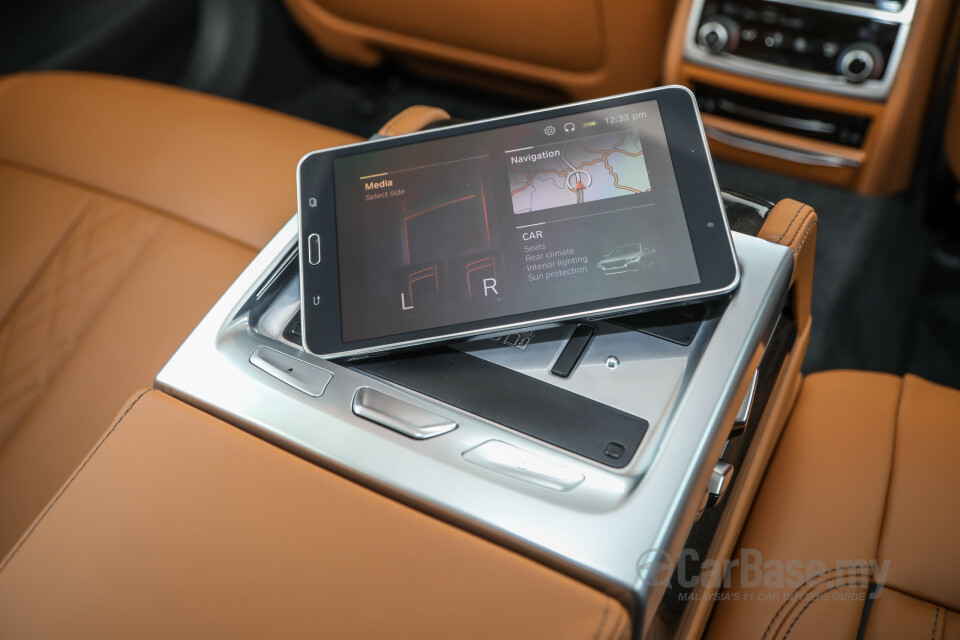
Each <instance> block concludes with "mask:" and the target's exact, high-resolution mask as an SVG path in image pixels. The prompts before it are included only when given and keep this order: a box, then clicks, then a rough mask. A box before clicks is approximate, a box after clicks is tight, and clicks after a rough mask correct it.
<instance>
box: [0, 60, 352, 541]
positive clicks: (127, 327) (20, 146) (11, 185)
mask: <svg viewBox="0 0 960 640" xmlns="http://www.w3.org/2000/svg"><path fill="white" fill-rule="evenodd" d="M354 139H355V138H353V137H352V136H350V135H347V134H345V133H341V132H338V131H334V130H332V129H328V128H325V127H321V126H318V125H314V124H310V123H306V122H302V121H299V120H296V119H293V118H289V117H285V116H281V115H277V114H273V113H270V112H267V111H264V110H261V109H256V108H252V107H248V106H242V105H239V104H235V103H231V102H227V101H224V100H220V99H216V98H211V97H206V96H202V95H199V94H194V93H191V92H186V91H181V90H176V89H172V88H168V87H161V86H158V85H151V84H147V83H142V82H138V81H132V80H124V79H118V78H109V77H102V76H95V75H89V74H76V73H74V74H68V73H50V74H24V75H18V76H11V77H7V78H4V79H2V80H0V555H2V554H3V553H4V552H5V551H6V550H7V549H8V548H10V546H11V545H12V544H13V543H14V542H15V541H16V539H17V538H18V537H19V535H20V534H21V533H22V532H23V530H24V529H25V528H26V527H27V525H29V524H30V522H31V520H32V519H33V518H34V517H35V516H36V515H37V513H39V512H40V510H41V509H42V508H43V506H44V505H45V504H46V502H47V501H48V500H49V499H50V498H51V497H52V496H53V495H54V493H55V492H56V491H57V489H58V488H59V487H60V485H61V484H62V483H63V482H64V481H65V480H66V478H67V477H68V476H69V475H70V473H71V471H73V469H74V468H75V467H76V466H77V464H78V463H79V462H80V460H81V459H82V458H83V456H84V455H85V454H86V453H87V451H89V450H90V448H91V447H92V446H93V445H94V443H95V442H96V441H97V438H98V437H99V436H100V435H101V433H102V432H103V429H104V425H106V424H109V421H110V419H111V417H112V416H113V415H114V414H115V413H116V410H117V407H119V406H120V405H121V404H122V403H123V402H124V400H125V399H126V398H127V397H128V396H129V395H130V394H131V393H132V392H133V391H134V390H136V389H137V388H141V387H144V386H150V385H151V384H152V382H153V378H154V376H155V374H156V373H157V371H159V369H160V367H161V366H162V365H163V363H164V362H165V361H166V360H167V358H168V357H169V356H170V355H171V354H172V353H173V352H174V350H175V349H176V348H177V346H178V345H179V344H180V342H181V341H182V340H183V339H184V338H185V337H186V336H187V334H188V333H189V332H190V331H191V329H192V328H193V327H194V326H195V325H196V323H197V322H198V321H199V320H200V318H202V317H203V314H204V313H205V312H206V311H207V310H208V309H209V308H210V307H211V306H212V304H213V303H214V302H215V301H216V299H217V298H218V297H219V295H220V294H221V293H222V292H223V291H224V289H225V288H226V287H227V285H229V284H230V283H231V282H232V281H233V279H234V278H235V277H236V276H237V274H238V273H239V272H240V270H241V269H242V268H243V267H244V266H246V264H247V263H248V262H249V261H250V259H251V258H252V257H253V256H254V255H255V253H256V251H257V249H258V248H259V247H261V246H262V245H263V244H265V243H266V242H267V240H269V239H270V238H271V237H272V236H273V234H274V233H275V232H276V230H277V229H278V228H279V227H280V226H281V225H282V224H283V223H284V222H285V221H286V220H287V219H289V217H290V216H291V215H292V214H293V213H294V212H295V211H296V190H295V184H296V182H295V170H296V164H297V161H298V159H299V158H300V157H301V156H302V155H303V154H304V153H306V152H308V151H311V150H313V149H316V148H320V147H326V146H332V145H337V144H344V143H348V142H351V141H353V140H354Z"/></svg>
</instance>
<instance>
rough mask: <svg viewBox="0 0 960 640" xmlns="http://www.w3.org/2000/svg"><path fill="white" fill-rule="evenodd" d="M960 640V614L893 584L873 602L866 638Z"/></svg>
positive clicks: (880, 639) (884, 639)
mask: <svg viewBox="0 0 960 640" xmlns="http://www.w3.org/2000/svg"><path fill="white" fill-rule="evenodd" d="M903 638H924V639H927V638H929V639H930V640H960V614H957V612H955V611H950V610H949V609H946V608H944V607H942V606H939V605H936V604H933V603H930V602H926V601H924V600H918V599H916V598H912V597H910V596H908V595H906V594H904V593H900V592H899V591H895V590H894V589H891V588H889V587H886V588H884V589H883V591H882V592H881V594H880V597H879V598H877V599H876V600H875V601H874V602H873V603H872V604H871V606H870V616H869V618H868V619H867V627H866V630H865V633H864V635H863V640H903Z"/></svg>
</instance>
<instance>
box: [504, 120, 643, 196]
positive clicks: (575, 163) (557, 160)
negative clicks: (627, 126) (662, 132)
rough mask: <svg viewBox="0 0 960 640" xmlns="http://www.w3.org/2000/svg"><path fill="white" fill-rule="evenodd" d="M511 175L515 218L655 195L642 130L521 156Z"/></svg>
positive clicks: (581, 140) (512, 160)
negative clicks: (606, 201)
mask: <svg viewBox="0 0 960 640" xmlns="http://www.w3.org/2000/svg"><path fill="white" fill-rule="evenodd" d="M508 171H509V175H510V197H511V199H512V201H513V212H514V213H515V214H519V213H528V212H531V211H542V210H544V209H553V208H555V207H563V206H567V205H572V204H580V203H583V202H593V201H596V200H604V199H606V198H616V197H619V196H626V195H630V194H634V193H643V192H646V191H650V190H651V187H650V177H649V176H648V174H647V163H646V159H645V158H644V155H643V146H642V145H641V143H640V132H639V131H638V130H629V131H617V132H612V133H603V134H599V135H595V136H590V137H586V138H579V139H577V140H570V141H566V142H557V143H550V144H544V145H539V146H537V147H531V148H528V149H523V150H519V151H518V152H517V153H515V154H514V155H512V156H511V157H510V161H509V164H508Z"/></svg>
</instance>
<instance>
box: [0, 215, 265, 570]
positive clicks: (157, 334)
mask: <svg viewBox="0 0 960 640" xmlns="http://www.w3.org/2000/svg"><path fill="white" fill-rule="evenodd" d="M103 206H105V207H106V206H107V204H104V205H103ZM109 206H113V207H120V208H119V210H113V209H109V210H105V214H104V215H106V212H115V213H117V214H118V215H121V222H122V223H124V224H127V225H129V227H132V229H131V232H137V230H139V231H138V232H139V233H144V232H145V231H149V229H145V228H143V227H141V226H140V225H141V224H144V223H143V220H144V219H150V216H151V215H153V216H154V217H155V218H156V219H157V220H161V221H162V222H161V223H160V226H159V228H158V230H157V231H156V233H155V235H154V236H153V238H152V240H150V241H149V242H148V243H147V244H146V245H145V246H144V247H143V249H142V252H141V253H140V255H139V257H133V256H131V255H125V254H124V253H123V252H122V251H121V250H119V249H114V250H113V251H114V253H112V254H108V255H113V256H115V258H114V259H115V261H116V262H114V264H115V265H116V264H117V263H120V264H126V263H127V262H129V264H130V266H129V268H127V269H126V270H125V271H124V273H123V274H122V278H121V279H120V281H119V282H117V283H116V285H115V287H114V288H113V289H112V291H105V290H104V289H101V288H100V286H98V285H94V286H93V288H92V291H93V292H96V293H97V294H98V297H99V298H101V299H102V305H101V306H100V308H99V309H96V310H94V311H93V312H92V313H91V316H90V317H91V321H90V322H89V325H88V326H87V328H86V329H85V331H83V332H82V333H79V334H74V339H73V341H72V342H70V343H64V342H56V341H55V343H56V344H57V346H58V347H61V348H64V349H68V350H69V353H67V352H65V351H60V352H59V353H58V355H59V356H61V357H62V361H61V363H60V364H59V365H58V366H57V367H56V368H53V367H51V368H49V369H46V370H45V371H44V372H43V374H44V376H45V389H44V391H43V395H42V396H40V397H39V398H38V399H37V400H36V401H35V402H34V403H33V406H32V408H31V409H30V410H29V411H27V412H26V413H25V414H24V416H23V418H22V420H20V423H19V426H17V427H16V429H15V430H14V431H13V432H12V433H10V434H9V435H8V437H7V440H6V442H5V443H4V444H3V445H2V447H0V549H2V550H4V551H5V550H6V549H9V548H10V545H12V544H13V543H14V542H15V541H16V539H17V537H18V536H19V535H20V534H21V533H22V532H23V530H24V529H25V528H26V527H27V525H29V524H30V521H31V520H32V519H33V518H34V517H35V516H36V515H37V513H39V511H40V510H41V509H42V508H43V505H44V504H46V502H47V501H48V500H49V499H50V497H51V496H52V495H53V494H54V493H55V492H56V490H57V488H58V487H59V486H60V485H61V484H63V482H64V480H65V479H66V478H67V477H68V476H69V475H70V472H71V471H72V470H73V469H74V468H75V467H76V466H77V463H78V462H79V461H80V460H81V459H82V458H83V456H84V454H85V453H86V452H88V451H89V450H90V448H91V447H92V446H93V444H94V443H95V442H96V440H97V437H98V436H99V435H100V434H101V433H102V432H103V428H104V425H105V424H108V422H109V420H110V418H111V416H113V415H114V414H115V413H116V410H117V407H118V406H120V405H121V404H122V403H123V401H124V399H126V398H127V397H129V395H130V393H131V391H133V390H134V389H137V388H141V387H145V386H150V385H151V384H152V383H153V379H154V377H155V376H156V374H157V372H158V371H159V370H160V368H161V367H162V366H163V364H164V363H165V362H166V361H167V360H168V359H169V358H170V354H172V353H173V352H174V351H175V350H176V349H177V347H178V346H179V345H180V344H181V343H182V342H183V340H184V338H186V337H187V335H188V334H189V333H190V331H191V330H192V329H193V328H194V327H195V326H196V325H197V323H198V322H199V321H200V319H201V318H202V317H203V315H204V314H205V313H206V312H207V311H208V310H209V309H210V307H211V306H212V305H213V303H214V302H215V301H216V300H217V299H218V298H219V297H220V295H221V294H222V293H223V291H224V290H225V289H226V288H227V286H228V285H229V284H230V283H231V282H233V281H234V280H235V279H236V277H237V275H238V274H239V273H240V271H241V270H242V269H243V268H244V267H245V266H246V265H247V264H248V263H249V262H250V260H251V259H252V258H253V256H254V252H253V251H251V250H250V249H247V248H245V247H242V246H240V245H238V244H236V243H234V242H231V241H229V240H226V239H224V238H222V237H220V236H216V235H213V234H210V233H208V232H206V231H203V230H202V229H198V228H197V227H194V226H191V225H186V224H183V223H181V222H179V221H178V220H176V219H171V218H166V217H161V216H157V215H156V214H150V212H149V211H146V210H143V209H138V208H134V207H132V206H129V205H122V204H117V203H113V204H111V205H109ZM123 211H126V212H127V213H122V212H123ZM125 215H129V216H131V217H132V220H130V221H124V220H123V216H125ZM112 233H113V232H112V231H111V230H108V235H112ZM80 248H82V247H80ZM116 252H119V254H118V253H116ZM88 255H94V254H88ZM98 268H101V269H106V267H104V266H103V265H101V266H99V267H98ZM104 277H106V278H107V279H108V280H113V279H114V277H115V276H114V275H107V276H104ZM78 295H80V296H81V298H85V297H86V296H85V295H83V292H79V293H78ZM71 319H75V318H73V316H71V315H69V314H66V315H63V316H60V317H59V320H61V321H64V322H67V321H70V320H71ZM44 326H45V325H44ZM48 329H49V328H48ZM40 338H42V339H44V340H47V341H49V340H51V338H50V334H42V335H40ZM19 341H22V338H21V337H18V336H17V335H14V336H12V343H13V344H12V346H13V348H15V349H20V348H22V347H20V346H18V345H17V343H18V342H19ZM46 344H47V343H46V342H44V343H43V346H46ZM21 353H22V352H21ZM24 357H26V355H25V356H24Z"/></svg>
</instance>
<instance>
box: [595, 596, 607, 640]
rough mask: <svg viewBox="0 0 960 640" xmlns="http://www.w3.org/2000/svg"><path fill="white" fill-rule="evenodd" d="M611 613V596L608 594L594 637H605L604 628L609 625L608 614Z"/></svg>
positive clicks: (596, 638) (596, 639)
mask: <svg viewBox="0 0 960 640" xmlns="http://www.w3.org/2000/svg"><path fill="white" fill-rule="evenodd" d="M608 615H610V597H609V596H607V599H606V601H605V602H604V605H603V615H602V616H600V625H599V626H598V627H597V630H596V632H595V633H594V634H593V639H594V640H598V639H599V638H601V637H603V635H602V634H603V628H604V627H605V626H607V616H608Z"/></svg>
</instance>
